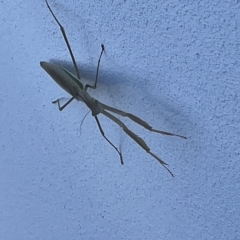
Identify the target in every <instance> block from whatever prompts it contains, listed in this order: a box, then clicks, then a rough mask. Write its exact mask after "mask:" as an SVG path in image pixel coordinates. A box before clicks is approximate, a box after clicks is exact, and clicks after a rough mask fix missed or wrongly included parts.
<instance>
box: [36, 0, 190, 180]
mask: <svg viewBox="0 0 240 240" xmlns="http://www.w3.org/2000/svg"><path fill="white" fill-rule="evenodd" d="M45 2H46V5H47V7H48V9H49V11H50V12H51V15H52V16H53V18H54V20H55V21H56V23H57V25H58V26H59V27H60V30H61V33H62V35H63V38H64V41H65V43H66V45H67V48H68V51H69V53H70V56H71V59H72V62H73V65H74V68H75V71H76V76H75V75H73V74H72V73H71V72H69V71H68V70H66V69H65V68H63V67H61V66H58V65H56V64H52V63H49V62H44V61H41V62H40V65H41V67H42V68H43V69H44V70H45V71H46V72H47V73H48V74H49V75H50V76H51V77H52V79H53V80H54V81H55V82H56V83H57V84H58V85H59V86H60V87H62V88H63V89H64V90H65V91H66V92H68V93H69V94H70V95H71V96H72V97H71V98H70V100H68V101H67V102H66V103H65V104H64V105H62V106H60V99H57V100H55V101H53V102H52V103H57V104H58V108H59V110H60V111H62V110H63V109H64V108H65V107H66V106H67V105H68V104H69V103H71V102H72V101H73V100H74V99H76V100H77V101H81V102H83V103H85V104H86V105H87V107H88V108H89V109H90V110H91V112H92V116H93V117H94V118H95V120H96V123H97V125H98V128H99V131H100V133H101V135H102V136H103V138H104V139H105V140H106V141H107V142H108V143H109V144H110V145H111V146H112V147H113V148H114V149H115V150H116V152H117V153H118V155H119V157H120V162H121V164H122V165H123V157H122V153H121V152H120V151H119V150H118V148H117V147H116V146H115V145H114V144H113V143H112V142H111V141H110V140H109V139H108V138H107V137H106V136H105V133H104V131H103V129H102V127H101V124H100V122H99V119H98V114H100V113H101V114H103V115H104V116H106V117H108V118H109V119H111V120H112V121H113V122H115V123H116V124H117V125H118V126H119V127H121V128H122V129H123V131H124V132H125V133H126V134H127V135H128V136H129V137H130V138H132V139H133V140H134V141H135V142H136V143H137V144H138V145H139V146H140V147H142V148H143V149H144V150H145V151H146V152H147V153H148V154H150V155H151V156H152V157H153V158H155V159H156V160H157V161H158V162H159V163H160V164H161V165H162V166H163V167H164V168H165V169H166V170H167V171H168V172H169V173H170V174H171V176H172V177H174V175H173V173H172V172H171V171H170V170H169V168H168V167H167V165H168V164H167V163H165V162H164V161H163V160H161V159H160V158H159V157H158V156H157V155H155V154H154V153H152V152H151V150H150V148H149V147H148V145H147V144H146V142H145V141H144V140H143V139H142V138H140V137H139V136H138V135H136V134H135V133H134V132H132V131H131V130H130V129H128V128H127V126H126V125H125V124H124V123H123V122H122V121H121V120H119V119H118V118H117V117H115V116H114V115H113V114H112V113H114V114H118V115H120V116H122V117H127V118H129V119H131V120H132V121H133V122H135V123H137V124H139V125H140V126H142V127H144V128H146V129H147V130H149V131H151V132H156V133H160V134H163V135H168V136H176V137H180V138H183V139H186V137H184V136H181V135H177V134H174V133H170V132H165V131H161V130H157V129H154V128H152V127H151V126H150V125H149V124H148V123H147V122H145V121H144V120H142V119H141V118H139V117H137V116H135V115H133V114H131V113H127V112H124V111H121V110H119V109H117V108H113V107H110V106H108V105H105V104H103V103H101V102H100V101H98V100H96V99H95V98H93V97H91V96H90V95H89V93H88V92H87V90H88V88H92V89H96V88H97V80H98V71H99V66H100V60H101V57H102V54H103V52H104V45H103V44H101V48H102V50H101V53H100V56H99V59H98V64H97V71H96V77H95V83H94V84H93V85H90V84H86V85H85V86H84V85H83V84H82V83H81V78H80V74H79V70H78V67H77V64H76V61H75V57H74V55H73V52H72V50H71V47H70V44H69V42H68V38H67V35H66V33H65V30H64V28H63V26H62V25H61V23H60V22H59V21H58V19H57V17H56V16H55V14H54V13H53V11H52V9H51V7H50V6H49V4H48V1H47V0H45Z"/></svg>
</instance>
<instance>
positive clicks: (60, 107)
mask: <svg viewBox="0 0 240 240" xmlns="http://www.w3.org/2000/svg"><path fill="white" fill-rule="evenodd" d="M73 99H74V97H71V98H70V99H69V100H68V101H67V102H66V103H65V104H64V105H63V106H60V99H57V100H55V101H53V102H52V103H57V104H58V109H59V111H62V110H63V109H64V108H65V107H66V106H67V105H68V104H69V103H70V102H72V100H73Z"/></svg>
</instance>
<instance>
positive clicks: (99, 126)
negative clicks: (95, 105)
mask: <svg viewBox="0 0 240 240" xmlns="http://www.w3.org/2000/svg"><path fill="white" fill-rule="evenodd" d="M95 120H96V122H97V125H98V128H99V130H100V132H101V134H102V136H103V137H104V138H105V139H106V140H107V141H108V143H109V144H110V145H111V146H112V147H113V148H114V149H115V150H116V151H117V152H118V154H119V157H120V161H121V164H122V165H123V157H122V154H121V152H120V151H119V150H118V149H117V148H116V147H115V146H114V145H113V143H112V142H111V141H110V140H109V139H108V138H107V137H106V136H105V134H104V131H103V129H102V127H101V125H100V122H99V120H98V117H97V116H95Z"/></svg>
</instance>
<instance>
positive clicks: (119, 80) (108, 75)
mask: <svg viewBox="0 0 240 240" xmlns="http://www.w3.org/2000/svg"><path fill="white" fill-rule="evenodd" d="M50 63H53V64H57V65H60V66H62V67H64V68H66V69H67V70H68V71H70V72H71V73H73V74H74V75H76V72H75V69H74V66H73V64H72V62H68V61H62V60H56V59H51V60H50ZM77 66H78V69H79V71H80V76H81V81H82V82H83V84H86V83H91V82H92V83H93V81H94V80H95V77H96V66H90V65H89V64H82V63H81V64H80V63H79V62H78V63H77ZM137 82H138V83H139V84H137V85H136V80H135V79H133V77H129V76H127V75H126V74H123V73H121V72H111V71H109V70H107V71H106V70H104V69H101V66H100V71H99V76H98V94H99V92H100V93H101V92H102V93H104V94H105V95H106V88H107V89H111V92H114V95H112V96H111V98H113V102H114V103H115V102H117V100H119V99H121V100H122V99H124V98H126V101H127V102H126V106H128V105H132V106H133V107H134V109H137V110H136V111H135V112H132V113H133V114H136V115H138V111H140V112H146V109H144V106H143V105H144V104H145V103H146V104H147V105H151V106H152V110H150V111H149V112H154V115H155V116H156V119H159V121H160V122H164V125H165V126H166V127H167V130H168V131H171V132H174V131H175V132H176V133H179V134H181V135H188V133H187V132H186V130H187V129H189V126H190V129H193V127H194V126H195V124H194V123H191V121H190V120H189V116H187V115H184V114H183V113H184V112H185V113H186V110H185V109H179V108H176V107H175V106H173V105H171V102H169V100H166V99H165V98H164V97H163V96H161V95H164V90H163V92H162V94H161V93H160V94H159V95H158V96H153V95H152V94H151V89H148V88H147V84H146V80H145V79H139V78H138V81H137ZM127 89H128V90H127ZM132 89H134V92H132ZM126 90H127V91H128V92H126ZM92 95H93V96H94V94H92ZM126 95H127V97H126ZM139 102H140V103H141V104H139ZM143 102H144V104H142V103H143ZM106 104H108V105H110V106H111V103H106ZM113 107H117V108H118V107H119V106H113ZM122 110H123V111H125V110H126V109H122ZM140 117H142V118H144V119H146V117H144V116H140ZM146 120H147V119H146ZM186 124H187V125H188V127H186ZM155 127H159V126H155ZM183 129H184V130H185V132H183V131H182V130H183Z"/></svg>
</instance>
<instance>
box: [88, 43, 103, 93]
mask: <svg viewBox="0 0 240 240" xmlns="http://www.w3.org/2000/svg"><path fill="white" fill-rule="evenodd" d="M101 47H102V51H101V53H100V56H99V59H98V65H97V72H96V78H95V83H94V85H89V84H86V86H85V88H84V90H86V91H87V89H88V88H89V87H90V88H93V89H96V87H97V80H98V71H99V66H100V61H101V57H102V54H103V52H104V49H105V48H104V45H103V44H101Z"/></svg>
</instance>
